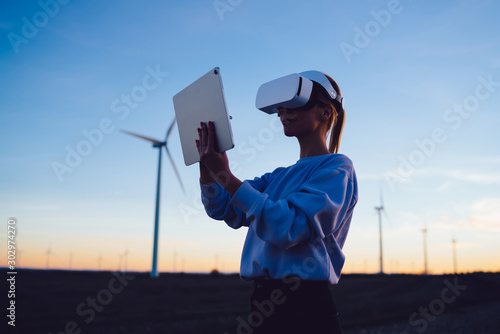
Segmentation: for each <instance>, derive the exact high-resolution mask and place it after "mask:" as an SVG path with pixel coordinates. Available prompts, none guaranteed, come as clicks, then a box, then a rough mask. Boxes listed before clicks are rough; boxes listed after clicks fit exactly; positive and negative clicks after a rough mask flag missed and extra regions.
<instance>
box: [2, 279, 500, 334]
mask: <svg viewBox="0 0 500 334" xmlns="http://www.w3.org/2000/svg"><path fill="white" fill-rule="evenodd" d="M3 272H4V277H6V276H7V274H6V273H5V272H6V271H3ZM2 281H3V282H4V283H3V284H2V289H3V291H2V292H1V293H2V296H4V297H2V301H3V302H2V309H3V310H4V311H3V312H4V315H2V319H3V322H4V323H3V324H2V328H3V329H5V328H6V330H2V333H32V334H36V333H45V334H47V333H52V334H56V333H75V334H76V333H220V334H224V333H229V334H233V333H251V326H250V325H249V320H248V316H249V310H250V307H249V301H248V300H249V296H250V294H251V292H252V289H253V287H252V284H251V283H247V282H243V281H241V280H240V278H239V277H238V276H237V275H195V274H162V275H160V277H159V278H158V279H151V278H149V276H148V274H145V273H126V274H118V273H115V274H113V273H111V272H99V273H96V272H65V271H19V272H18V274H17V277H16V299H15V301H16V319H15V324H16V326H15V328H14V327H11V326H7V321H9V319H8V318H7V317H6V315H7V312H8V311H7V310H6V308H7V307H8V304H7V298H6V297H7V292H8V287H7V286H6V285H5V278H4V279H2ZM332 291H333V294H334V296H335V301H336V304H337V308H338V309H339V312H340V315H341V321H342V325H343V328H344V330H345V333H348V334H350V333H397V334H401V333H495V334H497V333H500V316H499V314H500V274H488V273H475V274H465V275H456V276H454V275H444V276H413V275H383V276H382V275H344V276H342V279H341V280H340V283H339V284H338V285H337V286H334V287H332ZM243 322H244V323H245V325H241V324H242V323H243ZM238 327H239V329H238ZM14 329H15V330H14Z"/></svg>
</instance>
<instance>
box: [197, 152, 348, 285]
mask: <svg viewBox="0 0 500 334" xmlns="http://www.w3.org/2000/svg"><path fill="white" fill-rule="evenodd" d="M201 190H202V191H201V194H202V202H203V204H204V206H205V210H206V212H207V214H208V215H209V216H210V217H212V218H214V219H217V220H224V221H225V222H226V223H227V225H229V226H230V227H232V228H235V229H237V228H240V227H241V226H247V227H248V232H247V236H246V240H245V245H244V247H243V254H242V258H241V268H240V275H241V278H242V279H244V280H252V279H257V278H268V279H288V278H294V279H295V278H299V279H304V280H316V281H318V280H319V281H328V282H330V283H331V284H336V283H337V282H338V280H339V278H340V273H341V271H342V267H343V265H344V260H345V256H344V253H343V252H342V247H343V246H344V242H345V239H346V236H347V232H348V230H349V226H350V223H351V219H352V214H353V209H354V206H355V205H356V202H357V200H358V187H357V181H356V174H355V172H354V168H353V165H352V162H351V160H349V158H347V157H346V156H344V155H342V154H327V155H321V156H315V157H306V158H302V159H300V160H299V161H297V163H295V164H294V165H292V166H290V167H287V168H283V167H281V168H277V169H276V170H274V171H273V172H272V173H267V174H264V175H263V176H262V177H260V178H255V179H254V180H252V181H249V180H246V181H244V182H243V184H242V185H241V186H240V188H239V189H238V191H237V192H236V193H235V194H234V197H231V195H230V194H229V193H228V192H227V191H226V190H225V189H224V188H223V187H222V186H220V185H219V184H218V183H213V184H209V185H204V184H201Z"/></svg>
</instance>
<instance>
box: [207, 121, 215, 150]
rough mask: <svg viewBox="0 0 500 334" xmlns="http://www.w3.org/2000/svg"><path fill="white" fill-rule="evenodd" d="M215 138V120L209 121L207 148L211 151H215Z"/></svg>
mask: <svg viewBox="0 0 500 334" xmlns="http://www.w3.org/2000/svg"><path fill="white" fill-rule="evenodd" d="M214 138H215V127H214V122H208V134H207V148H208V150H209V152H215V145H214V142H215V140H214Z"/></svg>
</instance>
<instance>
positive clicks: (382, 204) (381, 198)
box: [379, 188, 384, 209]
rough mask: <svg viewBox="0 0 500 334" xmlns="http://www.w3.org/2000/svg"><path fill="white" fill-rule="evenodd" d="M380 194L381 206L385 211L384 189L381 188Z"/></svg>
mask: <svg viewBox="0 0 500 334" xmlns="http://www.w3.org/2000/svg"><path fill="white" fill-rule="evenodd" d="M379 193H380V206H381V207H382V209H383V208H384V197H383V196H382V188H380V190H379Z"/></svg>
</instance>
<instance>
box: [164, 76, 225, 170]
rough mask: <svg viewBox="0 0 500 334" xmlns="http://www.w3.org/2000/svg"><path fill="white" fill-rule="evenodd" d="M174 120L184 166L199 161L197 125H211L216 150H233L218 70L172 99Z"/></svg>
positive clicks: (203, 77)
mask: <svg viewBox="0 0 500 334" xmlns="http://www.w3.org/2000/svg"><path fill="white" fill-rule="evenodd" d="M173 101H174V109H175V118H176V120H177V128H178V130H179V136H180V139H181V146H182V153H183V155H184V163H185V164H186V166H189V165H192V164H194V163H195V162H199V161H200V155H199V153H198V148H197V147H196V140H197V139H198V128H199V127H200V123H201V122H205V123H207V124H208V122H209V121H212V122H214V126H215V136H216V138H215V139H216V146H215V147H216V150H217V151H218V152H219V153H221V152H224V151H227V150H229V149H231V148H233V147H234V141H233V133H232V130H231V124H230V121H229V115H228V113H227V108H226V100H225V98H224V88H223V86H222V79H221V75H220V69H219V68H218V67H215V68H214V69H212V70H210V71H209V72H208V73H207V74H205V75H204V76H202V77H201V78H199V79H198V80H196V81H195V82H193V83H192V84H190V85H189V86H187V87H186V88H184V89H183V90H181V91H180V92H179V93H177V94H176V95H174V97H173Z"/></svg>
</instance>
